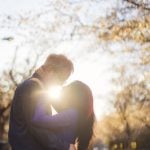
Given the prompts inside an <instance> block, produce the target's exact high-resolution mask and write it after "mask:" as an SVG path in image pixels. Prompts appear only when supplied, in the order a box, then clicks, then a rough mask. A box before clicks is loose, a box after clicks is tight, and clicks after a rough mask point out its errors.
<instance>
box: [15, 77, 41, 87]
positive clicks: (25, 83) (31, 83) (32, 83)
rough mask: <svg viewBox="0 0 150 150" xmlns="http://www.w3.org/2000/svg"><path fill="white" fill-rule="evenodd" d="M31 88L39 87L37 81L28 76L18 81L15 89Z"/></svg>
mask: <svg viewBox="0 0 150 150" xmlns="http://www.w3.org/2000/svg"><path fill="white" fill-rule="evenodd" d="M32 88H39V85H38V83H37V82H35V81H34V80H32V78H29V79H26V80H24V81H23V82H22V83H20V84H19V86H18V88H17V89H32Z"/></svg>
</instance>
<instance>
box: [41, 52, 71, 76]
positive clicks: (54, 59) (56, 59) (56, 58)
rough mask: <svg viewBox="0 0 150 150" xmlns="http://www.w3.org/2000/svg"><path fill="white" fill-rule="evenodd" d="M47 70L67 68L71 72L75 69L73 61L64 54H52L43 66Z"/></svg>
mask: <svg viewBox="0 0 150 150" xmlns="http://www.w3.org/2000/svg"><path fill="white" fill-rule="evenodd" d="M42 67H43V68H44V70H45V71H51V70H52V71H55V72H57V73H59V72H61V71H62V70H64V69H66V70H68V71H70V74H71V73H72V72H73V71H74V67H73V63H72V61H71V60H69V59H68V58H67V57H66V56H64V55H62V54H50V55H49V56H48V57H47V59H46V61H45V63H44V64H43V66H42Z"/></svg>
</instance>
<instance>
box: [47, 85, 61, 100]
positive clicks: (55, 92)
mask: <svg viewBox="0 0 150 150" xmlns="http://www.w3.org/2000/svg"><path fill="white" fill-rule="evenodd" d="M61 92H62V87H61V86H58V85H55V86H52V87H50V88H49V89H48V96H49V97H50V98H52V99H55V100H59V99H60V97H61Z"/></svg>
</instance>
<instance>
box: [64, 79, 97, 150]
mask: <svg viewBox="0 0 150 150" xmlns="http://www.w3.org/2000/svg"><path fill="white" fill-rule="evenodd" d="M63 101H64V103H65V106H66V108H75V109H77V111H78V112H79V122H78V131H77V135H78V150H85V149H86V148H87V147H88V144H89V141H90V139H91V137H92V134H93V123H94V112H93V96H92V92H91V90H90V88H89V87H88V86H87V85H86V84H85V83H83V82H81V81H74V82H72V83H71V84H69V85H68V86H66V87H65V88H64V90H63Z"/></svg>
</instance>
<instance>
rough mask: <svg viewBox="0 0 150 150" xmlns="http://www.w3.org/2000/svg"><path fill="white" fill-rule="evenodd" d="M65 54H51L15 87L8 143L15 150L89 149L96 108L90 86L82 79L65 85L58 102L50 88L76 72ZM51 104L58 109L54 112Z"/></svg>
mask: <svg viewBox="0 0 150 150" xmlns="http://www.w3.org/2000/svg"><path fill="white" fill-rule="evenodd" d="M73 70H74V67H73V63H72V62H71V61H70V60H69V59H68V58H67V57H66V56H64V55H61V54H50V55H49V56H48V57H47V59H46V61H45V63H44V64H43V65H42V66H41V67H40V68H38V69H37V70H36V71H35V72H34V74H33V75H32V76H31V77H30V78H28V79H27V80H25V81H23V82H22V83H21V84H20V85H19V86H18V87H17V88H16V90H15V94H14V97H13V101H12V105H11V112H10V123H9V133H8V138H9V143H10V145H11V148H12V150H87V149H88V146H89V143H90V140H91V138H92V135H93V124H94V111H93V96H92V92H91V90H90V88H89V87H88V86H87V85H86V84H85V83H83V82H81V81H73V82H72V83H70V84H68V85H65V86H63V88H62V95H61V97H60V100H59V101H55V100H54V99H53V98H50V97H48V96H47V94H46V92H42V91H44V90H45V91H46V90H47V88H48V87H50V86H51V87H52V86H53V85H63V84H64V82H65V81H66V80H67V79H68V78H69V76H70V75H71V73H72V72H73ZM51 106H52V107H53V108H54V109H55V110H56V111H57V114H55V115H52V109H51Z"/></svg>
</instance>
